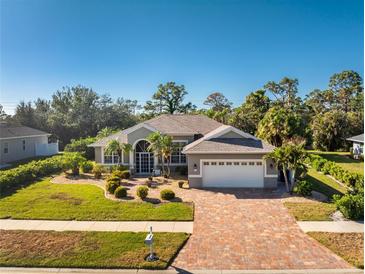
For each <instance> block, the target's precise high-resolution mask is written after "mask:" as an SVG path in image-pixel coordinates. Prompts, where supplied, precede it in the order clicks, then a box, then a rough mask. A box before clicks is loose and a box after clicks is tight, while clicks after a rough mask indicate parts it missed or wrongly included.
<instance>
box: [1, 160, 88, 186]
mask: <svg viewBox="0 0 365 274" xmlns="http://www.w3.org/2000/svg"><path fill="white" fill-rule="evenodd" d="M70 154H73V153H65V154H63V155H56V156H53V157H50V158H47V159H44V160H35V161H31V162H29V163H26V164H24V165H19V166H17V167H15V168H12V169H8V170H5V171H1V172H0V191H1V192H2V191H4V190H7V189H10V188H13V187H17V186H21V185H24V184H27V183H29V182H32V181H34V180H36V179H37V178H40V177H43V176H48V175H51V174H54V173H57V172H60V171H62V170H64V168H65V166H67V167H68V166H71V165H72V164H73V163H68V161H72V162H73V157H70ZM76 158H79V157H76ZM83 159H84V158H83Z"/></svg>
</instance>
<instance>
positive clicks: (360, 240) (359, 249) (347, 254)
mask: <svg viewBox="0 0 365 274" xmlns="http://www.w3.org/2000/svg"><path fill="white" fill-rule="evenodd" d="M308 235H309V236H311V237H313V238H314V239H316V240H317V241H318V242H320V243H321V244H323V245H324V246H326V247H327V248H329V249H330V250H332V251H333V252H334V253H336V254H337V255H339V256H340V257H342V258H343V259H345V260H346V261H347V262H349V263H350V264H352V265H353V266H356V267H358V268H364V233H333V232H308Z"/></svg>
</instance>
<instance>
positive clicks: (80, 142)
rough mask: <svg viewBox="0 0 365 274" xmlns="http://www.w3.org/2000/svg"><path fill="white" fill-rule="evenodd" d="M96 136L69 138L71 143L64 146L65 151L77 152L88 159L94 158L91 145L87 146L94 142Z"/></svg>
mask: <svg viewBox="0 0 365 274" xmlns="http://www.w3.org/2000/svg"><path fill="white" fill-rule="evenodd" d="M95 141H96V138H94V137H87V138H80V139H77V140H76V139H71V143H69V144H67V145H66V146H65V151H66V152H79V153H81V155H82V156H84V157H86V158H87V159H89V160H92V159H94V157H95V153H94V148H93V147H88V145H90V144H92V143H94V142H95Z"/></svg>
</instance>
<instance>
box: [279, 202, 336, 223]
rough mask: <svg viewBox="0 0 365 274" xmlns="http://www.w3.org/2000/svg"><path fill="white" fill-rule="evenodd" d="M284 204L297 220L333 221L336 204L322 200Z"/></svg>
mask: <svg viewBox="0 0 365 274" xmlns="http://www.w3.org/2000/svg"><path fill="white" fill-rule="evenodd" d="M284 205H285V206H286V207H287V208H288V210H289V212H290V213H291V214H292V215H293V216H294V217H295V219H296V220H297V221H332V219H331V218H330V216H331V214H332V213H334V212H335V211H336V206H335V205H334V204H330V203H321V202H302V203H300V202H285V203H284Z"/></svg>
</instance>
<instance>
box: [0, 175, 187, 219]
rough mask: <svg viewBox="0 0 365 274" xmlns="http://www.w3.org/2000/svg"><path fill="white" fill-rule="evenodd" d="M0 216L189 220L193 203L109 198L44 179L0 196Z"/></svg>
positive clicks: (91, 189) (93, 190) (83, 187)
mask: <svg viewBox="0 0 365 274" xmlns="http://www.w3.org/2000/svg"><path fill="white" fill-rule="evenodd" d="M0 218H14V219H50V220H51V219H52V220H115V221H142V220H154V221H190V220H192V219H193V205H192V204H188V203H178V202H174V203H172V202H171V203H161V204H157V205H154V204H151V203H147V202H119V201H112V200H109V199H106V198H105V197H104V192H103V190H102V189H100V188H98V187H97V186H93V185H80V184H79V185H76V184H75V185H67V184H64V185H62V184H52V183H51V182H50V181H49V179H45V180H42V181H39V182H36V183H34V184H32V185H30V186H28V187H25V188H23V189H20V190H17V191H16V192H15V193H14V194H13V195H10V196H7V197H4V198H2V199H0Z"/></svg>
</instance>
